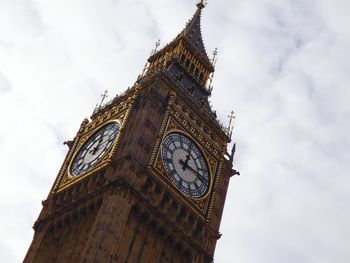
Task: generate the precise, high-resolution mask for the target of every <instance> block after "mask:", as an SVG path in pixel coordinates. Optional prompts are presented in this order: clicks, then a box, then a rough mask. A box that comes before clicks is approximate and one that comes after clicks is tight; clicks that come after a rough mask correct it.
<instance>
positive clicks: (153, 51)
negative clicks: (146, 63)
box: [151, 39, 160, 56]
mask: <svg viewBox="0 0 350 263" xmlns="http://www.w3.org/2000/svg"><path fill="white" fill-rule="evenodd" d="M159 46H160V39H158V40H157V42H156V47H155V48H154V49H153V50H152V52H151V56H152V55H154V54H155V53H157V51H158V47H159Z"/></svg>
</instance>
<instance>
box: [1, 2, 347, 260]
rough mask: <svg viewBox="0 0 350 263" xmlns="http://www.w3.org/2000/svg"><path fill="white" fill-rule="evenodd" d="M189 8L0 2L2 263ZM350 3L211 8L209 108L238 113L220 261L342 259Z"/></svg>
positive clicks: (25, 243) (16, 250)
mask: <svg viewBox="0 0 350 263" xmlns="http://www.w3.org/2000/svg"><path fill="white" fill-rule="evenodd" d="M194 4H195V1H189V0H176V1H169V0H148V1H146V0H69V1H68V0H65V1H64V0H0V114H1V115H0V116H1V120H0V121H1V124H0V169H1V179H2V182H1V184H0V211H1V216H0V223H1V224H0V236H1V240H0V259H1V262H20V261H21V260H22V259H23V257H24V255H25V253H26V251H27V249H28V247H29V245H30V242H31V240H32V237H33V230H32V228H31V227H32V225H33V223H34V221H35V220H36V218H37V216H38V214H39V211H40V210H41V200H43V199H45V198H46V196H47V194H48V191H49V189H50V187H51V185H52V183H53V181H54V179H55V178H56V176H57V173H58V170H59V168H60V166H61V164H62V162H63V159H64V157H65V155H66V153H67V147H66V146H63V145H62V143H63V142H64V141H65V140H69V139H72V138H73V137H74V136H75V134H76V132H77V131H78V128H79V126H80V123H81V121H82V120H83V118H85V117H88V116H90V115H91V113H92V111H93V109H94V106H95V105H96V103H97V102H98V101H99V100H100V98H99V96H100V94H101V93H102V92H103V91H104V90H106V89H108V90H109V91H110V94H111V96H110V97H113V96H114V95H115V94H119V93H121V92H122V91H124V90H125V89H126V88H127V87H128V86H132V85H133V83H134V82H135V80H136V78H137V75H138V74H139V73H140V72H141V71H142V68H143V66H144V64H145V61H146V59H147V58H148V56H149V54H150V51H151V50H152V48H153V47H154V42H155V41H156V40H157V39H158V38H160V39H161V41H162V44H165V43H167V42H169V41H170V40H172V39H173V38H174V37H175V36H176V35H177V33H179V32H180V31H181V30H182V29H183V27H184V25H185V23H186V21H187V20H188V19H190V18H191V16H192V15H193V13H194V11H195V5H194ZM349 13H350V1H348V0H215V1H214V0H210V1H209V4H208V6H207V8H206V9H204V10H203V18H202V33H203V38H204V42H205V45H206V49H207V52H208V53H209V54H211V53H212V51H213V50H214V49H215V48H216V47H218V49H219V60H218V63H217V67H216V77H215V81H214V91H213V96H212V98H211V101H212V105H213V108H214V110H216V111H217V113H218V116H219V118H220V120H221V121H222V122H225V123H227V119H226V117H227V115H228V113H229V112H230V111H231V110H234V111H235V113H236V115H237V118H236V120H235V130H234V135H233V136H234V137H233V140H234V141H235V142H237V154H236V159H235V167H236V168H237V169H238V170H239V171H240V172H241V176H239V177H234V178H232V180H231V184H230V188H229V192H228V197H227V200H226V206H225V211H224V217H223V221H222V226H221V232H222V233H223V236H222V238H221V239H220V240H219V242H218V245H217V250H216V254H215V262H219V263H232V262H239V263H280V262H283V263H289V262H290V263H296V262H297V263H304V262H305V263H331V262H337V263H348V262H350V249H349V244H350V209H349V201H350V178H349V171H350V153H349V147H350V136H349V129H350V123H349V119H350V103H349V101H350V91H349V88H350V87H349V79H350V77H349V76H350V30H349V28H350V20H349V19H350V18H349Z"/></svg>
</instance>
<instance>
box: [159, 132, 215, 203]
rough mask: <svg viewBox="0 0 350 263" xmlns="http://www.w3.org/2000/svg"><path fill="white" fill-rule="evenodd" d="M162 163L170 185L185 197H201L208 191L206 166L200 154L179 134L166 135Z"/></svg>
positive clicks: (196, 148) (208, 179)
mask: <svg viewBox="0 0 350 263" xmlns="http://www.w3.org/2000/svg"><path fill="white" fill-rule="evenodd" d="M161 154H162V161H163V165H164V168H165V171H166V173H167V175H168V177H169V179H170V180H171V181H172V183H173V184H174V185H175V186H176V187H177V188H178V189H179V190H180V191H181V192H182V193H184V194H185V195H187V196H189V197H193V198H200V197H203V196H204V195H205V194H206V193H207V192H208V189H209V183H210V177H209V172H208V166H207V163H206V161H205V158H204V156H203V154H202V152H201V151H200V150H199V149H198V147H197V146H196V145H195V144H194V143H193V142H192V141H191V140H190V139H188V138H187V137H186V136H184V135H182V134H181V133H175V132H174V133H170V134H168V135H167V136H166V137H165V138H164V140H163V143H162V149H161Z"/></svg>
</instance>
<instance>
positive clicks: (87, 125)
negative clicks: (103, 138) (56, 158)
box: [53, 85, 140, 192]
mask: <svg viewBox="0 0 350 263" xmlns="http://www.w3.org/2000/svg"><path fill="white" fill-rule="evenodd" d="M139 91H140V88H139V87H138V86H137V85H136V86H135V87H134V88H133V89H132V90H129V91H127V92H126V93H125V94H123V95H122V96H118V97H117V99H114V100H113V101H112V102H110V103H109V104H107V105H106V106H104V107H103V108H101V109H99V110H98V111H96V112H95V113H94V115H93V116H92V117H91V118H92V121H91V122H89V121H88V120H87V119H85V120H84V122H83V123H82V125H81V128H80V130H79V132H78V134H77V136H76V139H75V143H74V144H73V146H72V147H71V150H70V151H69V153H68V155H67V158H66V160H65V161H64V163H63V166H62V169H61V171H60V173H59V176H58V179H57V182H56V183H55V186H54V188H53V192H56V191H61V190H62V189H65V188H66V187H68V186H70V185H71V184H73V183H75V182H77V181H80V180H82V179H84V178H85V177H87V176H90V175H91V174H94V173H96V172H97V171H99V170H100V169H103V168H104V167H105V166H107V165H108V164H110V162H111V161H112V159H113V158H114V156H115V155H116V153H117V148H118V142H119V140H120V138H121V136H123V134H124V132H125V124H126V122H127V121H128V119H129V115H130V111H131V109H132V107H133V105H134V103H135V100H136V99H137V94H138V92H139ZM113 120H118V121H119V122H120V124H121V127H120V130H119V134H118V136H117V138H116V140H115V142H114V144H113V147H112V148H111V150H110V151H109V152H108V154H106V155H105V156H104V157H103V159H102V160H101V161H100V162H99V163H98V165H96V167H95V168H94V169H92V170H91V171H89V172H87V173H86V174H84V175H82V176H79V177H74V176H71V175H70V174H69V165H70V163H71V162H72V160H73V157H74V154H76V152H77V150H78V149H79V148H80V147H81V146H82V145H83V144H84V143H85V141H86V140H87V139H88V138H89V137H90V136H91V135H92V134H93V133H94V132H95V131H96V130H98V129H99V128H100V127H101V126H103V125H104V124H106V123H108V122H110V121H113Z"/></svg>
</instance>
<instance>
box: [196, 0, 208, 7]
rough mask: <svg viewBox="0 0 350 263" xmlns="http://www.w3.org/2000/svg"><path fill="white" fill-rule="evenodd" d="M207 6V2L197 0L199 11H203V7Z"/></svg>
mask: <svg viewBox="0 0 350 263" xmlns="http://www.w3.org/2000/svg"><path fill="white" fill-rule="evenodd" d="M206 5H207V1H205V0H199V1H198V2H197V5H196V6H197V7H198V8H199V9H203V8H204V7H205V6H206Z"/></svg>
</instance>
